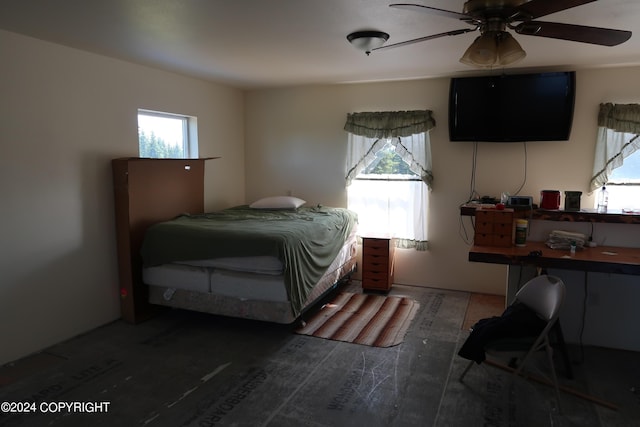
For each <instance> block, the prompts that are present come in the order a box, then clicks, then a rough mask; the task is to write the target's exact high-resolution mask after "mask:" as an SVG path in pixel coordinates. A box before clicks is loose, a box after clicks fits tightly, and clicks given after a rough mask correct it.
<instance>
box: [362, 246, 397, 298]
mask: <svg viewBox="0 0 640 427" xmlns="http://www.w3.org/2000/svg"><path fill="white" fill-rule="evenodd" d="M394 244H395V242H394V241H393V239H390V238H389V239H387V238H372V237H363V238H362V288H363V289H371V290H376V291H388V290H389V289H391V285H392V283H393V255H394V249H395V246H394Z"/></svg>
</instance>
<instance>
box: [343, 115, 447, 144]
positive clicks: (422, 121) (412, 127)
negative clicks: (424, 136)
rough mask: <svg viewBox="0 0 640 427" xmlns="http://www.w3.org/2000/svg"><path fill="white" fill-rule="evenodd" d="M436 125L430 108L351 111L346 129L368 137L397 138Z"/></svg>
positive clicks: (427, 129)
mask: <svg viewBox="0 0 640 427" xmlns="http://www.w3.org/2000/svg"><path fill="white" fill-rule="evenodd" d="M435 125H436V122H435V120H434V119H433V116H432V112H431V111H430V110H414V111H380V112H365V113H350V114H348V115H347V123H345V125H344V130H346V131H347V132H349V133H351V134H354V135H360V136H366V137H367V138H380V139H382V138H396V137H406V136H410V135H415V134H417V133H424V132H428V131H429V130H430V129H433V128H434V127H435Z"/></svg>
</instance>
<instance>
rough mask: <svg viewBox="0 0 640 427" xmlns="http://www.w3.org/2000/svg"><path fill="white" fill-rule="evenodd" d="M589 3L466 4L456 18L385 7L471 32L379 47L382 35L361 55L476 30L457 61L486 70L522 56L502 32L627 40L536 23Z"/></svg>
mask: <svg viewBox="0 0 640 427" xmlns="http://www.w3.org/2000/svg"><path fill="white" fill-rule="evenodd" d="M593 1H596V0H468V1H467V2H465V4H464V7H463V10H462V12H461V13H458V12H452V11H449V10H444V9H437V8H435V7H429V6H423V5H419V4H407V3H397V4H391V5H390V7H393V8H398V9H406V10H409V11H416V12H426V13H429V14H432V15H437V16H444V17H446V18H453V19H457V20H460V21H462V22H464V23H466V24H469V25H471V27H472V28H463V29H459V30H453V31H447V32H445V33H439V34H433V35H430V36H426V37H420V38H417V39H412V40H407V41H403V42H399V43H394V44H390V45H386V46H382V44H383V43H384V42H385V41H386V40H387V39H388V38H389V36H388V34H386V33H378V41H379V44H378V45H377V46H375V47H371V48H368V47H366V48H365V51H366V53H367V55H369V54H370V53H371V52H373V51H379V50H385V49H391V48H396V47H401V46H406V45H409V44H413V43H419V42H423V41H427V40H432V39H437V38H440V37H444V36H456V35H460V34H465V33H469V32H473V31H477V30H480V36H479V37H478V38H476V40H475V41H474V42H473V44H472V45H471V46H470V47H469V48H468V49H467V51H466V52H465V53H464V55H463V56H462V58H461V59H460V61H461V62H463V63H465V64H468V65H474V66H480V67H492V66H495V65H508V64H512V63H514V62H516V61H519V60H521V59H522V58H524V57H525V56H526V53H525V51H524V50H523V49H522V48H521V47H520V44H519V43H518V42H517V41H516V40H515V39H514V38H513V37H512V36H511V34H510V33H509V32H507V28H508V29H510V30H513V31H515V32H516V33H518V34H523V35H527V36H536V37H548V38H554V39H563V40H570V41H575V42H581V43H591V44H597V45H602V46H616V45H618V44H620V43H624V42H625V41H627V40H629V38H630V37H631V31H624V30H614V29H609V28H600V27H589V26H583V25H574V24H563V23H559V22H546V21H537V20H536V19H537V18H540V17H543V16H546V15H550V14H552V13H555V12H560V11H562V10H566V9H570V8H573V7H576V6H581V5H583V4H587V3H591V2H593ZM365 33H368V37H371V36H372V34H371V33H375V32H371V31H368V32H367V31H364V32H356V33H352V34H349V36H347V39H349V41H350V42H352V43H354V44H357V40H358V34H362V37H367V36H366V35H365Z"/></svg>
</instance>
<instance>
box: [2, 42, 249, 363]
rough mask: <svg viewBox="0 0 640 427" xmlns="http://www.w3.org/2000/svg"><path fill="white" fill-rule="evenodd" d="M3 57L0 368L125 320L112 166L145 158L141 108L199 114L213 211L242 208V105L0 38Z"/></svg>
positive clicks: (232, 94) (216, 92)
mask: <svg viewBox="0 0 640 427" xmlns="http://www.w3.org/2000/svg"><path fill="white" fill-rule="evenodd" d="M0 58H2V66H1V67H0V141H1V146H2V155H1V156H0V194H1V195H2V202H0V236H1V240H2V244H1V246H0V343H2V344H0V364H2V363H5V362H7V361H10V360H14V359H16V358H18V357H21V356H24V355H27V354H29V353H31V352H34V351H37V350H40V349H42V348H44V347H46V346H48V345H51V344H54V343H57V342H59V341H61V340H64V339H67V338H69V337H72V336H74V335H77V334H79V333H82V332H85V331H88V330H90V329H93V328H95V327H97V326H100V325H102V324H105V323H107V322H110V321H113V320H115V319H117V318H119V316H120V313H119V303H118V292H117V289H118V286H117V266H116V252H115V237H114V215H113V202H112V200H113V193H112V184H111V164H110V160H111V159H112V158H116V157H126V156H136V155H137V154H138V147H137V118H136V114H137V109H138V108H148V109H153V110H161V111H170V112H178V113H185V114H189V115H193V116H197V117H198V125H199V144H200V155H201V156H203V157H205V156H222V157H223V159H224V161H222V159H221V160H213V161H210V162H208V165H207V167H208V168H209V170H208V172H207V178H208V182H207V195H206V205H207V207H208V208H209V209H212V208H216V207H226V206H229V205H233V204H239V203H243V202H244V133H243V132H244V128H243V115H244V112H243V108H244V106H243V103H244V100H243V94H242V92H241V91H238V90H235V89H231V88H228V87H224V86H220V85H214V84H210V83H206V82H203V81H199V80H195V79H190V78H185V77H182V76H178V75H175V74H170V73H166V72H162V71H157V70H153V69H150V68H146V67H141V66H137V65H133V64H130V63H126V62H122V61H117V60H113V59H108V58H105V57H101V56H97V55H92V54H87V53H84V52H81V51H77V50H73V49H68V48H65V47H62V46H58V45H53V44H49V43H44V42H41V41H38V40H34V39H30V38H26V37H22V36H19V35H16V34H13V33H8V32H3V31H0ZM214 166H215V167H214Z"/></svg>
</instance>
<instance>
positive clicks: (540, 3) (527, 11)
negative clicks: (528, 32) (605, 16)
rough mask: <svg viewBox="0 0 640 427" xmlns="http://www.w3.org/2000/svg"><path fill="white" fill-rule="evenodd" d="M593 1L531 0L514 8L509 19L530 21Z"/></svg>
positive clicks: (592, 0)
mask: <svg viewBox="0 0 640 427" xmlns="http://www.w3.org/2000/svg"><path fill="white" fill-rule="evenodd" d="M594 1H596V0H553V1H549V0H531V1H529V2H527V3H524V4H522V5H521V6H518V7H516V8H514V10H515V14H514V15H513V16H512V17H511V18H510V21H530V20H532V19H537V18H540V17H541V16H545V15H550V14H552V13H555V12H560V11H562V10H566V9H571V8H572V7H576V6H581V5H583V4H587V3H591V2H594Z"/></svg>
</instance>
